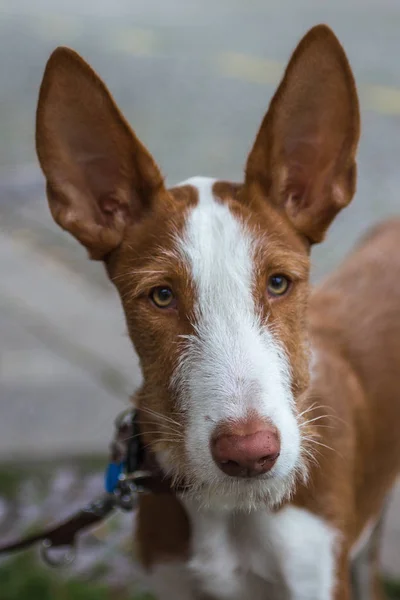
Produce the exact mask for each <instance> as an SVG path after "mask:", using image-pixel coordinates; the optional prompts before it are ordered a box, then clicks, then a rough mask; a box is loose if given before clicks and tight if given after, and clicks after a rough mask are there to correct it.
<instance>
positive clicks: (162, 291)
mask: <svg viewBox="0 0 400 600" xmlns="http://www.w3.org/2000/svg"><path fill="white" fill-rule="evenodd" d="M150 298H151V300H152V301H153V302H154V304H155V305H156V306H158V308H170V307H171V306H172V304H173V303H174V301H175V297H174V294H173V293H172V290H170V289H169V288H168V287H161V286H160V287H156V288H154V289H153V290H151V292H150Z"/></svg>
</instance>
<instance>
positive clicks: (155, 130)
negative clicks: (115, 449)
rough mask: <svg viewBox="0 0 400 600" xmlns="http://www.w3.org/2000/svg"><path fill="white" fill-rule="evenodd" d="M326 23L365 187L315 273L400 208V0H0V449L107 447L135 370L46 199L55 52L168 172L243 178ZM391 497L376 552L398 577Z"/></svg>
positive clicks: (103, 289)
mask: <svg viewBox="0 0 400 600" xmlns="http://www.w3.org/2000/svg"><path fill="white" fill-rule="evenodd" d="M321 21H324V22H327V23H328V24H330V25H331V26H332V27H333V28H334V29H335V31H336V32H337V34H338V35H339V37H340V38H341V40H342V41H343V43H344V45H345V47H346V49H347V51H348V54H349V57H350V60H351V63H352V65H353V67H354V71H355V74H356V78H357V80H358V83H359V88H360V96H361V107H362V116H363V123H364V130H363V136H362V140H361V148H360V161H359V163H360V169H359V172H360V183H359V192H358V194H357V198H356V200H355V202H354V203H353V205H352V207H351V208H350V209H348V210H347V211H346V212H345V213H343V215H342V216H341V217H340V218H339V219H338V221H337V223H335V225H334V227H333V229H332V232H331V235H330V237H329V239H328V241H327V243H326V244H324V245H323V247H322V248H320V249H318V250H317V251H316V253H315V256H314V278H315V279H318V278H320V277H321V276H322V275H323V274H324V273H325V272H327V271H328V270H329V269H330V268H332V267H333V266H335V265H336V264H337V262H338V261H339V260H340V259H341V258H342V257H343V256H344V255H345V254H346V252H347V251H348V250H349V248H350V247H351V245H352V244H353V243H354V241H355V239H356V238H357V236H358V235H359V233H360V232H362V231H364V230H365V229H366V227H367V226H368V225H370V224H372V223H374V222H376V221H377V220H378V219H380V218H382V217H384V216H387V215H390V214H395V213H399V212H400V201H399V184H400V176H399V170H398V164H399V161H400V63H399V55H400V36H399V27H400V4H399V3H398V2H397V0H352V1H350V0H335V2H333V1H332V2H325V3H321V2H319V1H318V0H282V1H281V2H279V3H277V2H266V1H265V0H219V1H216V0H213V1H212V0H197V1H192V0H191V1H189V0H168V2H166V1H165V2H161V0H156V1H154V0H135V2H131V1H129V0H125V1H123V0H119V1H117V0H114V1H113V2H111V0H107V1H106V0H97V2H95V3H94V2H93V3H87V2H86V3H85V2H81V1H78V0H69V1H68V2H62V1H60V0H40V1H39V0H38V1H37V2H35V3H32V2H31V1H30V0H0V78H1V79H0V80H1V81H2V85H1V86H0V227H1V229H0V273H1V277H0V352H1V361H0V380H1V398H0V458H9V457H11V456H12V455H13V456H17V455H26V454H28V455H29V456H31V455H32V456H33V455H35V456H38V455H43V454H44V455H46V456H48V455H49V454H50V455H56V454H66V453H71V452H74V453H81V452H82V451H90V452H94V451H96V452H97V451H102V450H103V449H104V448H105V441H106V440H107V439H108V435H109V427H110V421H111V419H112V418H113V417H114V415H115V414H116V412H117V411H118V410H119V409H120V408H122V407H123V405H124V403H126V402H127V397H128V394H129V392H130V390H131V389H133V387H134V386H135V384H137V381H138V377H139V375H138V370H137V363H136V359H135V357H134V355H133V352H132V350H131V348H130V344H129V342H128V340H127V338H126V335H125V326H124V321H123V317H122V314H121V310H120V307H119V303H118V300H117V298H116V297H115V295H114V292H113V289H112V288H111V286H110V285H109V284H108V283H107V282H106V279H105V276H104V274H103V272H102V268H101V266H100V265H97V264H95V263H89V262H88V261H86V259H85V253H84V251H83V250H81V249H80V248H78V247H77V246H75V244H74V243H73V242H71V241H70V240H69V238H68V237H67V236H65V235H64V234H62V233H61V232H60V231H58V230H57V229H56V228H55V226H53V224H52V222H51V220H50V218H49V215H48V210H47V207H46V203H45V201H44V197H43V183H42V179H41V176H40V173H39V170H38V168H37V164H36V159H35V155H34V144H33V131H34V129H33V127H34V111H35V102H36V97H37V90H38V85H39V82H40V78H41V75H42V71H43V67H44V63H45V60H46V59H47V57H48V55H49V53H50V51H51V50H52V49H53V48H54V47H55V46H57V45H60V44H63V45H69V46H72V47H74V48H75V49H76V50H78V51H79V52H80V53H81V54H82V55H83V56H84V57H85V58H87V59H88V60H89V61H90V62H91V63H92V65H93V66H94V67H95V68H96V69H97V70H98V71H99V72H100V74H101V75H102V76H103V78H104V79H105V80H106V81H107V83H108V85H109V86H110V88H111V89H112V91H113V93H114V95H115V97H116V100H117V102H118V103H119V104H120V105H121V107H122V108H123V110H124V112H125V113H126V115H127V117H128V118H129V120H130V121H131V123H132V124H133V125H134V127H135V128H136V130H137V132H138V133H139V135H140V137H141V138H142V139H143V140H144V141H145V142H146V144H148V146H149V148H150V149H151V151H152V152H153V153H154V154H155V156H156V158H157V160H158V161H159V163H160V164H161V166H162V168H163V170H164V172H165V173H167V174H168V178H169V180H170V182H176V181H179V180H181V179H184V178H186V177H188V176H190V175H195V174H207V175H216V176H220V177H227V178H233V179H239V178H240V177H241V172H242V167H243V163H244V159H245V154H246V152H247V150H248V148H249V145H250V143H251V140H252V137H253V136H254V134H255V131H256V128H257V126H258V124H259V122H260V120H261V116H262V114H263V113H264V111H265V108H266V106H267V103H268V99H269V97H270V95H271V93H272V91H273V89H274V85H275V83H276V81H277V79H278V78H279V76H280V74H281V72H282V68H283V65H284V63H285V61H286V60H287V57H288V55H289V53H290V51H291V49H292V48H293V46H294V45H295V43H296V42H297V40H298V39H299V37H300V36H301V35H302V34H303V33H304V32H305V31H306V30H307V28H308V27H310V26H312V25H313V24H315V23H317V22H321ZM395 502H396V503H397V504H396V505H395V507H394V508H393V510H392V515H391V518H390V520H389V526H388V531H387V536H386V545H385V556H384V563H385V567H386V569H388V570H391V571H392V572H397V573H398V574H400V496H399V495H398V496H397V497H396V498H395Z"/></svg>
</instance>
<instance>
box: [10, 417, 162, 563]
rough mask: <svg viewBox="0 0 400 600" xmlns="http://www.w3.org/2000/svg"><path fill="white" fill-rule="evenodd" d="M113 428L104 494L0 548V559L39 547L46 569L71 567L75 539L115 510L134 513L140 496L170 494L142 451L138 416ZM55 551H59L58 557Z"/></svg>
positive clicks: (118, 422) (75, 544)
mask: <svg viewBox="0 0 400 600" xmlns="http://www.w3.org/2000/svg"><path fill="white" fill-rule="evenodd" d="M115 428H116V431H115V436H114V439H113V442H112V444H111V457H110V462H109V464H108V466H107V469H106V473H105V481H104V484H105V485H104V487H105V493H104V494H102V495H101V496H100V497H99V498H97V499H96V500H94V501H93V502H90V503H89V504H87V505H86V506H84V507H83V508H82V509H80V510H79V511H77V512H76V513H74V514H73V515H72V516H71V517H69V518H68V519H66V520H65V521H62V522H61V523H57V524H56V525H55V526H53V527H49V528H48V529H46V530H44V531H42V532H40V533H38V534H34V535H31V536H29V537H26V538H23V539H20V540H16V541H13V542H10V543H6V544H4V545H0V555H1V554H9V553H12V552H18V551H21V550H26V549H28V548H31V547H32V546H35V545H36V544H38V543H41V548H40V554H41V556H42V558H43V560H44V561H45V562H46V563H47V564H48V565H50V566H53V567H59V566H65V565H68V564H71V563H72V562H73V561H74V559H75V557H76V547H77V536H78V534H80V533H81V532H82V531H84V530H86V529H88V528H89V527H92V526H94V525H96V524H98V523H100V522H101V521H103V520H104V519H105V518H107V517H109V516H110V515H111V514H112V513H113V512H114V510H115V509H117V508H120V509H122V510H124V511H130V510H133V509H134V508H135V506H136V505H137V502H138V495H139V494H141V493H168V492H169V493H170V492H171V484H170V482H169V481H168V480H166V479H165V478H164V477H163V475H162V473H161V472H160V470H159V469H158V467H157V466H156V465H155V463H154V462H153V461H152V460H151V459H150V458H149V456H148V455H147V453H146V452H145V450H144V448H143V445H142V442H141V436H140V431H139V421H138V412H137V411H136V410H135V409H133V410H129V411H126V412H125V413H123V414H122V415H121V416H120V417H118V419H117V420H116V422H115ZM146 467H148V468H146ZM54 550H56V551H57V550H58V551H61V554H59V552H56V553H55V552H54Z"/></svg>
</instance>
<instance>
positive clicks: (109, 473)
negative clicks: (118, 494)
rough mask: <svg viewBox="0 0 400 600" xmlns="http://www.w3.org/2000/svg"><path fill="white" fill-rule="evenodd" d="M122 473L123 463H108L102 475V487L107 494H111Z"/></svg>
mask: <svg viewBox="0 0 400 600" xmlns="http://www.w3.org/2000/svg"><path fill="white" fill-rule="evenodd" d="M123 472H124V463H123V462H120V463H109V464H108V467H107V469H106V472H105V475H104V487H105V488H106V492H107V493H108V494H112V493H113V492H114V491H115V489H116V487H117V485H118V482H119V479H120V476H121V475H122V473H123Z"/></svg>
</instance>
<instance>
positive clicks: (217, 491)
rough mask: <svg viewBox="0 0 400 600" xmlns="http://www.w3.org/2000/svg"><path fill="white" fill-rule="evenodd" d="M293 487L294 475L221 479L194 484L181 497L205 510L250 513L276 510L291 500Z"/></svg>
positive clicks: (294, 482)
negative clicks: (190, 500)
mask: <svg viewBox="0 0 400 600" xmlns="http://www.w3.org/2000/svg"><path fill="white" fill-rule="evenodd" d="M295 486H296V477H295V474H293V475H288V476H287V477H285V478H281V477H268V478H257V479H241V478H229V479H225V478H221V480H219V481H218V480H216V481H213V482H202V483H198V484H197V485H196V483H193V485H192V486H190V488H189V489H188V490H187V491H185V492H184V493H183V495H184V496H185V497H187V498H189V499H193V500H195V501H196V504H198V505H200V506H201V507H204V508H206V509H212V510H229V511H241V512H242V511H245V512H249V511H253V510H260V509H269V510H272V509H276V508H277V507H279V506H280V505H281V504H282V503H284V502H285V501H287V500H289V499H290V497H291V496H292V494H293V493H294V490H295Z"/></svg>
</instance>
